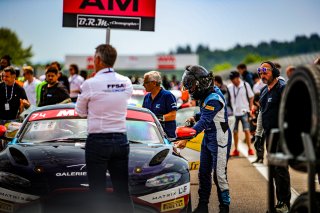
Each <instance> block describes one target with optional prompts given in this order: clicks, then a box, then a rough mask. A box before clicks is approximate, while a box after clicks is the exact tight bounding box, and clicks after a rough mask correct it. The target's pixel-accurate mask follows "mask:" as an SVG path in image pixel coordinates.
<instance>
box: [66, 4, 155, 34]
mask: <svg viewBox="0 0 320 213" xmlns="http://www.w3.org/2000/svg"><path fill="white" fill-rule="evenodd" d="M155 14H156V0H64V1H63V23H62V26H63V27H82V28H110V29H128V30H140V31H154V28H155Z"/></svg>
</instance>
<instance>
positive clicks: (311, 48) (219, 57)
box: [0, 28, 320, 71]
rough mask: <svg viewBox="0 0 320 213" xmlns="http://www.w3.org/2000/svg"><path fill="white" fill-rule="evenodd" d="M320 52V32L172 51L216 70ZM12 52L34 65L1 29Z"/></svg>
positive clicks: (2, 47)
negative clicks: (285, 39)
mask: <svg viewBox="0 0 320 213" xmlns="http://www.w3.org/2000/svg"><path fill="white" fill-rule="evenodd" d="M316 51H320V37H319V35H318V34H316V33H314V34H311V35H310V36H309V37H308V36H305V35H299V36H296V37H295V39H294V40H293V41H289V42H278V41H275V40H273V41H271V42H261V43H259V44H258V45H256V46H253V45H243V46H242V45H240V44H237V45H235V46H234V47H233V48H231V49H229V50H218V49H216V50H211V49H210V48H209V47H208V46H207V45H203V44H199V45H198V46H197V48H196V49H195V50H192V48H191V46H190V45H188V44H187V45H186V46H178V47H177V48H176V50H173V51H170V52H169V54H190V53H196V54H198V55H199V58H200V64H201V65H203V66H204V67H206V68H207V69H210V70H213V71H219V70H225V69H229V68H231V67H233V66H236V65H237V64H239V63H240V62H242V63H246V64H250V63H256V62H260V61H262V60H266V59H272V58H278V57H283V56H292V55H297V54H303V53H310V52H316ZM6 54H8V55H10V56H11V57H12V58H13V63H14V64H16V65H22V64H30V60H31V58H32V56H33V52H32V46H31V45H30V46H28V47H26V48H24V47H23V45H22V41H20V39H19V38H18V36H17V35H16V33H15V32H14V31H11V30H10V29H9V28H0V57H2V56H3V55H6Z"/></svg>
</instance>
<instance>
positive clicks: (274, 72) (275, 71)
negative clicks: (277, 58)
mask: <svg viewBox="0 0 320 213" xmlns="http://www.w3.org/2000/svg"><path fill="white" fill-rule="evenodd" d="M262 64H269V65H270V66H271V68H272V76H273V77H274V78H277V77H279V76H280V70H279V69H278V68H277V67H276V65H274V63H272V62H271V61H264V62H262V63H261V64H260V65H262Z"/></svg>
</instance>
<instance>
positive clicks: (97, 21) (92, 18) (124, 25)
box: [77, 15, 141, 30]
mask: <svg viewBox="0 0 320 213" xmlns="http://www.w3.org/2000/svg"><path fill="white" fill-rule="evenodd" d="M77 27H89V28H91V27H94V28H107V27H110V28H116V29H131V30H140V27H141V18H134V17H129V18H122V17H112V16H96V15H78V16H77Z"/></svg>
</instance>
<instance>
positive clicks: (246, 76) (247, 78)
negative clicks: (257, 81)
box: [237, 64, 254, 89]
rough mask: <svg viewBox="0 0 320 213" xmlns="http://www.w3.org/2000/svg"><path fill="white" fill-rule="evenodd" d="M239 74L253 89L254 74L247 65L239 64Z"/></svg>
mask: <svg viewBox="0 0 320 213" xmlns="http://www.w3.org/2000/svg"><path fill="white" fill-rule="evenodd" d="M237 70H238V72H239V73H240V74H241V76H242V80H244V81H245V82H247V83H248V84H250V87H251V89H252V88H253V84H254V82H253V78H252V73H251V72H249V71H248V70H247V65H245V64H238V66H237Z"/></svg>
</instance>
